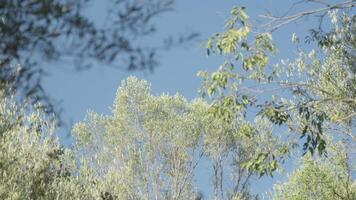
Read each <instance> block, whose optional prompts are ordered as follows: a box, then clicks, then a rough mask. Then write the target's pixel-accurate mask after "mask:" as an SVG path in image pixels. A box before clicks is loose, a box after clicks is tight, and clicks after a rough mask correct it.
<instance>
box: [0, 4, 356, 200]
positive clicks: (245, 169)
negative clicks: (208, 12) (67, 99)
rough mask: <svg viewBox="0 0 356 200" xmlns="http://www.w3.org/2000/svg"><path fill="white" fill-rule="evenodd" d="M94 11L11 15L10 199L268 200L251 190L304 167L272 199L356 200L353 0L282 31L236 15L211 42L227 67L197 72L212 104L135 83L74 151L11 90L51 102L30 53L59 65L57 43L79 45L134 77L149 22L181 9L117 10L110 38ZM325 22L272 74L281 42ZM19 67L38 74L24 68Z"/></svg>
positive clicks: (7, 7) (77, 138)
mask: <svg viewBox="0 0 356 200" xmlns="http://www.w3.org/2000/svg"><path fill="white" fill-rule="evenodd" d="M87 2H89V1H4V2H3V3H0V11H1V13H2V15H4V16H5V17H4V19H3V20H2V22H1V23H2V24H0V34H2V37H3V38H4V39H3V40H2V41H3V42H2V43H1V44H2V45H0V46H1V47H0V55H1V58H0V59H1V60H2V61H3V62H2V64H1V66H0V67H1V70H0V75H1V78H3V82H2V83H3V84H5V87H2V88H0V198H1V199H8V200H10V199H11V200H12V199H19V200H20V199H43V200H47V199H88V200H91V199H93V200H94V199H101V200H114V199H128V200H151V199H155V200H158V199H167V200H168V199H172V200H180V199H192V200H193V199H194V200H198V199H199V200H202V199H214V200H225V199H226V200H253V199H255V200H256V199H260V197H261V195H259V194H256V193H255V192H254V191H252V190H251V185H252V184H253V183H254V182H255V181H260V180H261V179H259V178H261V177H264V176H269V177H272V178H273V177H274V175H275V174H276V173H278V172H281V171H283V169H284V164H285V163H287V162H291V160H292V159H295V160H297V162H296V164H295V167H294V168H293V169H291V170H292V172H291V173H290V175H288V176H287V177H286V180H285V181H283V182H278V183H277V184H275V185H274V186H273V193H272V194H271V195H270V196H269V198H270V199H275V200H309V199H310V200H319V199H320V200H322V199H326V200H329V199H330V200H335V199H340V200H341V199H346V200H354V199H356V181H355V177H354V176H353V175H354V172H355V170H356V162H355V153H354V152H353V151H354V150H355V149H354V148H355V146H356V139H355V137H356V136H355V131H354V130H355V113H356V89H355V88H356V78H355V77H356V76H355V73H356V66H355V45H356V38H355V31H356V16H355V15H354V14H353V12H352V11H354V10H353V8H354V7H355V6H356V5H355V2H354V1H345V2H340V3H336V4H326V3H325V2H324V1H313V0H307V1H303V2H306V3H318V4H320V5H323V7H321V8H320V9H316V10H307V11H303V12H301V13H297V14H293V15H290V16H283V17H276V16H272V15H265V16H264V17H265V18H267V19H268V20H270V21H269V22H267V24H264V25H262V29H258V28H256V27H259V26H256V25H254V24H252V22H251V21H250V20H249V17H248V15H247V12H246V8H244V7H233V8H232V9H231V11H230V17H229V19H228V20H227V22H226V25H225V28H224V29H223V30H222V31H221V32H218V33H215V34H214V35H213V36H212V37H210V38H209V39H207V41H206V43H205V44H206V46H205V50H206V51H207V54H208V55H209V56H210V55H216V56H221V57H222V58H223V63H222V64H221V65H220V66H219V67H218V68H217V69H216V71H213V72H208V71H200V72H198V76H200V77H201V78H202V86H201V88H200V95H201V96H198V97H197V98H195V99H193V100H190V101H189V100H187V99H186V98H185V97H184V96H182V95H180V94H175V95H170V94H158V95H154V94H152V91H151V87H150V84H149V83H148V82H147V81H145V80H141V79H138V78H136V77H134V76H130V77H128V78H127V79H125V80H123V81H122V83H121V85H120V87H119V88H118V90H117V93H116V98H115V100H114V103H113V106H112V107H111V108H110V109H111V113H108V114H98V113H96V112H94V111H88V113H87V115H86V117H85V118H84V119H83V120H82V121H80V122H77V123H76V124H75V125H74V126H73V129H72V132H71V133H72V139H73V143H72V144H70V145H69V146H64V145H62V144H61V143H60V142H59V138H58V137H57V136H56V135H55V134H54V132H55V130H56V122H55V121H54V120H53V118H52V117H51V116H50V115H48V113H45V112H44V111H43V109H41V108H42V107H43V105H42V104H41V102H37V103H36V104H34V103H33V99H31V98H29V99H25V101H23V102H21V103H20V102H19V101H17V98H18V96H16V94H12V95H11V90H9V88H13V86H16V87H19V88H22V89H23V90H24V91H27V92H33V94H34V95H35V96H36V95H38V94H39V93H37V91H33V90H32V89H33V86H31V84H33V83H34V82H33V81H35V80H37V79H36V78H34V77H37V78H39V76H37V75H35V74H37V73H40V72H37V71H33V70H35V69H37V68H36V67H35V66H38V65H37V63H36V62H37V61H39V59H40V58H39V57H37V56H38V55H36V56H32V54H31V53H29V51H28V50H29V49H33V51H34V52H36V54H43V55H45V58H47V59H49V60H51V59H57V58H58V57H59V56H60V55H61V54H62V53H61V51H62V50H63V49H62V48H60V47H59V46H57V45H58V44H57V43H56V42H54V41H53V40H52V39H57V40H58V41H62V40H63V39H69V38H70V39H73V42H74V43H73V44H74V45H75V46H76V48H73V49H72V50H73V51H74V55H75V56H78V55H79V58H84V57H87V58H96V59H99V60H101V61H108V62H112V61H115V60H116V59H119V57H121V56H123V57H126V56H127V58H130V59H129V64H128V65H127V66H129V68H130V67H132V65H135V62H136V61H137V60H136V59H138V57H139V58H140V59H145V58H146V57H141V54H142V55H144V54H145V53H147V52H150V51H147V52H146V51H145V53H144V52H143V50H140V49H141V46H140V45H139V46H137V47H133V46H130V45H129V44H131V43H129V41H131V37H132V36H133V37H135V36H142V35H143V36H145V35H146V34H150V33H151V32H154V31H155V29H154V28H152V26H150V25H149V24H150V18H151V17H153V16H155V15H156V14H158V13H160V12H162V11H165V10H166V9H169V8H170V6H171V4H172V1H152V2H151V1H150V2H146V1H143V2H141V1H132V2H131V1H113V2H114V5H119V6H120V5H121V6H123V8H124V10H120V9H119V11H117V10H115V11H114V10H113V11H112V12H110V13H111V14H113V15H115V13H116V15H117V16H118V17H119V21H118V24H117V27H112V29H110V28H109V29H108V31H103V30H106V29H98V27H96V25H95V23H94V22H92V21H90V20H89V18H87V17H86V16H85V15H84V14H83V13H81V11H82V6H84V5H86V3H87ZM117 12H118V13H117ZM1 13H0V14H1ZM313 14H321V18H320V19H322V20H328V22H329V26H327V28H325V27H323V26H322V23H325V21H324V22H322V23H321V26H320V27H319V28H317V29H313V30H311V31H310V35H309V36H308V37H307V38H305V42H306V43H313V44H314V45H313V46H312V49H310V48H306V46H305V44H304V43H303V41H302V39H301V38H300V37H298V35H296V34H293V35H291V40H292V41H293V43H294V44H295V49H296V55H295V57H294V58H286V59H282V60H280V61H277V62H272V60H273V59H271V58H272V57H273V56H275V55H276V54H278V47H277V45H275V44H274V42H273V33H274V31H276V30H277V29H279V28H281V27H282V26H283V25H285V24H287V23H291V22H294V21H295V20H298V19H300V18H302V17H304V16H309V15H313ZM0 17H1V16H0ZM33 20H34V21H33ZM114 24H115V23H114ZM146 25H147V26H146ZM263 27H264V28H263ZM266 27H267V28H266ZM260 28H261V26H260ZM58 31H59V32H58ZM147 31H148V32H147ZM130 33H134V34H133V35H131V34H130ZM121 34H122V35H121ZM15 39H16V40H15ZM58 41H57V42H58ZM77 42H79V44H77ZM81 42H83V43H81ZM96 42H99V43H96ZM111 42H119V44H118V43H115V44H114V45H113V46H111V45H112V44H111ZM121 42H123V43H121ZM120 45H123V46H120ZM117 48H118V49H117ZM145 50H147V49H145ZM151 50H152V49H151ZM137 53H138V54H137ZM135 56H138V57H135ZM149 57H150V56H149ZM150 59H153V57H150ZM141 61H142V60H141ZM141 61H139V63H141ZM14 62H20V63H23V64H27V65H24V66H27V68H26V67H25V68H24V69H22V68H13V67H12V66H13V65H12V64H14ZM142 62H143V61H142ZM151 64H152V63H151ZM141 67H146V65H144V64H142V65H141ZM134 68H135V67H134ZM28 73H29V74H28ZM35 82H36V81H35ZM7 84H10V85H13V86H11V87H10V86H8V85H7ZM28 84H30V85H28ZM16 87H15V88H16ZM34 87H39V88H40V86H34ZM25 94H26V95H25V96H31V93H30V94H27V93H26V92H25ZM37 97H39V96H37ZM37 100H38V99H37ZM291 158H292V159H291ZM202 165H203V167H204V168H205V169H206V176H209V178H210V180H211V183H210V184H208V186H206V187H210V188H209V192H208V193H204V194H202V193H200V189H199V187H198V185H197V181H198V180H197V179H199V178H201V177H198V176H196V172H197V170H199V168H200V167H202Z"/></svg>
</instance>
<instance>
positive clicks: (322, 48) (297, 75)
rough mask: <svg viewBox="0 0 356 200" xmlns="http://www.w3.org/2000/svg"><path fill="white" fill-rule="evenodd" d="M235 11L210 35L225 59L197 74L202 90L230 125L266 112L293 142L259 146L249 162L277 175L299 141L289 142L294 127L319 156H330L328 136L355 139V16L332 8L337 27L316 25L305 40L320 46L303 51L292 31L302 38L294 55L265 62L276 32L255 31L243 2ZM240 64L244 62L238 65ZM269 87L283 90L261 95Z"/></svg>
mask: <svg viewBox="0 0 356 200" xmlns="http://www.w3.org/2000/svg"><path fill="white" fill-rule="evenodd" d="M230 14H231V18H230V19H229V20H228V21H227V24H226V26H225V28H226V29H225V31H223V32H222V33H217V34H215V35H214V36H213V37H212V38H210V39H209V40H208V41H207V46H206V47H207V50H208V54H210V53H216V54H220V55H223V56H224V57H225V58H226V59H225V62H224V64H223V65H222V66H220V67H219V69H218V70H217V71H215V72H213V73H211V74H208V73H207V72H199V74H198V76H200V77H202V78H203V85H202V94H203V95H205V96H207V98H208V99H209V101H211V112H212V114H213V116H214V117H216V118H219V119H223V120H225V121H227V122H228V123H229V125H230V126H231V128H232V129H233V128H236V124H237V123H238V121H249V119H250V116H251V115H252V116H256V117H259V116H263V117H265V118H268V119H269V120H270V121H271V122H272V123H273V124H275V125H277V126H276V128H278V129H282V130H283V129H288V130H285V131H283V132H286V133H288V134H277V133H275V134H273V135H274V136H277V135H279V136H281V137H282V138H289V139H288V141H289V143H285V144H284V145H281V147H280V148H276V146H274V147H271V148H270V149H274V150H267V151H264V152H261V153H260V154H258V155H257V157H255V158H254V159H252V160H250V161H248V162H247V163H246V164H245V165H244V166H245V167H246V168H248V169H249V170H252V171H255V172H258V173H259V174H260V175H264V174H270V175H272V172H273V171H275V170H276V169H277V165H278V161H283V160H284V158H285V155H288V153H289V152H290V150H291V149H292V148H293V147H294V146H295V144H294V143H293V142H291V141H292V140H291V138H293V137H294V138H296V139H297V138H298V137H295V136H298V134H295V133H299V138H301V139H303V138H305V142H304V144H303V148H302V150H303V152H304V153H306V152H310V153H311V154H313V153H314V152H316V151H317V152H318V153H319V155H325V154H326V151H325V148H326V141H325V135H336V134H337V135H338V136H337V137H338V138H344V139H351V140H352V139H354V135H353V134H354V133H353V132H352V129H353V127H354V117H355V98H356V96H355V93H354V92H355V88H356V82H355V65H354V61H355V55H354V51H353V49H354V47H355V44H354V42H355V40H354V34H355V33H354V32H355V16H354V15H348V14H347V13H343V14H341V15H338V14H337V12H336V11H331V12H329V17H330V19H331V22H332V23H331V24H332V28H331V29H330V30H329V31H328V32H327V33H325V32H323V31H321V30H319V31H315V30H314V31H312V33H314V34H312V35H311V36H310V37H309V38H307V39H308V40H309V41H312V40H315V41H316V43H317V44H318V46H317V47H318V49H317V50H312V51H310V52H304V51H303V50H302V49H301V46H300V45H299V43H298V42H299V38H297V36H295V35H294V36H293V40H294V41H295V42H297V43H298V55H297V58H296V59H295V61H292V62H290V61H285V60H282V61H281V64H279V63H278V64H276V65H267V64H268V56H270V55H271V53H274V52H275V47H274V45H273V43H272V37H271V34H270V33H256V34H255V35H251V34H252V33H249V32H250V28H249V27H250V25H249V22H248V20H247V19H248V17H247V15H246V13H245V11H244V8H233V9H232V11H231V13H230ZM316 32H317V34H316ZM239 65H240V66H242V67H241V68H237V67H235V66H239ZM256 88H258V89H256ZM271 88H273V89H271ZM269 90H270V91H283V92H281V93H280V94H279V95H276V96H275V95H272V98H271V99H267V100H266V97H263V98H261V97H260V94H261V93H262V94H267V95H268V93H269ZM286 91H289V92H286ZM283 94H285V96H283ZM287 99H288V100H287ZM261 101H264V103H261ZM248 111H249V112H248ZM239 115H242V116H244V117H243V118H239V117H237V116H239ZM335 130H336V131H335ZM345 130H347V131H345ZM338 132H340V133H342V134H338ZM283 141H285V140H283Z"/></svg>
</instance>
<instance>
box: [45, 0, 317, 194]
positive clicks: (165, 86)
mask: <svg viewBox="0 0 356 200" xmlns="http://www.w3.org/2000/svg"><path fill="white" fill-rule="evenodd" d="M105 2H106V1H101V0H98V1H96V2H94V3H93V4H92V5H91V6H90V7H88V8H87V13H88V15H89V16H90V17H93V19H94V20H95V21H96V22H97V23H102V22H103V19H104V14H105V9H106V7H107V5H108V4H107V3H105ZM293 2H296V1H290V0H264V1H261V0H235V1H232V0H231V1H229V0H226V1H221V0H177V1H176V4H175V6H174V10H173V11H172V12H167V13H165V14H163V15H161V17H160V18H159V19H156V21H155V22H156V24H157V26H158V27H159V35H162V36H163V35H177V34H182V33H185V32H192V31H193V32H198V33H200V39H199V40H196V41H194V42H190V43H188V44H185V45H183V46H179V47H176V48H174V49H172V50H170V51H167V52H164V53H161V54H160V55H159V61H160V66H159V67H158V68H156V69H155V70H154V72H153V73H152V74H150V73H142V72H126V71H124V70H117V69H113V68H110V67H107V66H105V65H104V64H102V63H96V64H94V66H93V68H92V69H90V70H88V71H83V72H78V73H73V72H74V70H73V63H71V62H56V63H46V64H45V65H48V67H47V68H49V69H50V70H49V76H48V77H46V79H45V80H44V86H45V89H46V91H47V92H48V93H49V95H50V96H51V97H52V98H53V99H55V100H60V101H61V102H62V103H61V107H62V108H63V110H64V112H63V118H64V121H65V122H67V124H70V123H71V122H77V121H80V120H82V119H83V118H84V116H85V114H86V111H87V110H88V109H91V110H94V111H96V112H98V113H103V114H109V113H110V106H111V105H112V104H113V101H114V97H115V93H116V90H117V88H118V86H119V85H120V82H121V80H123V79H125V78H126V77H127V76H129V75H136V76H138V77H140V78H144V79H146V80H148V81H149V82H150V83H151V84H152V90H153V93H155V94H159V93H162V92H165V93H170V94H174V93H176V92H179V93H181V94H183V95H184V96H185V97H186V98H187V99H193V98H195V97H197V90H198V88H199V85H200V79H199V78H198V77H196V73H197V72H198V71H199V70H210V71H211V70H214V69H217V67H218V66H219V64H221V61H222V58H221V57H218V56H211V57H207V56H206V51H205V50H204V49H203V48H201V47H200V44H201V43H202V42H203V41H204V39H207V38H208V37H209V36H210V35H212V34H214V33H216V32H219V31H221V30H222V28H223V26H224V22H225V20H226V18H227V16H228V14H229V10H230V9H231V8H232V7H233V6H235V5H236V6H245V7H246V8H247V12H248V14H249V15H250V17H251V20H252V21H255V20H258V19H259V18H258V14H263V13H266V12H271V13H273V14H277V15H278V14H283V13H284V12H285V11H287V10H288V8H289V7H290V6H291V4H292V3H293ZM304 8H305V7H304ZM297 9H303V7H299V8H297ZM310 19H311V20H307V21H306V20H304V21H303V20H302V21H299V22H297V23H293V24H290V25H287V26H285V27H283V28H282V29H281V30H278V31H277V32H275V33H274V34H273V38H274V41H275V42H276V44H277V47H278V49H279V52H278V54H277V56H276V58H274V60H278V59H281V58H293V57H294V53H295V48H293V46H292V43H291V39H290V38H291V34H292V33H293V32H296V33H297V34H299V35H302V36H303V35H305V34H306V33H307V32H306V31H307V30H308V28H310V27H312V26H313V25H315V22H316V20H315V19H313V18H310ZM156 41H158V40H157V38H156V39H152V41H145V42H149V43H154V42H156ZM64 133H65V130H62V131H61V136H60V137H61V138H62V139H63V141H68V139H65V138H66V137H65V136H64V135H65V134H64ZM201 170H202V171H201V172H200V173H198V174H197V178H198V179H200V182H199V183H198V187H199V189H200V190H202V191H203V192H205V193H206V192H208V190H207V189H206V186H207V184H210V183H209V182H210V179H209V177H208V176H205V175H204V166H201ZM278 179H279V178H277V179H276V180H278ZM253 189H254V191H255V192H257V193H260V192H266V191H268V189H271V179H270V178H264V179H262V180H260V181H256V182H255V183H254V184H253Z"/></svg>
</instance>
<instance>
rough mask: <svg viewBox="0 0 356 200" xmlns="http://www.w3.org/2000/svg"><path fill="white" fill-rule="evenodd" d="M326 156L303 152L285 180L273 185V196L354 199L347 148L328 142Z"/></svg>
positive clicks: (355, 184)
mask: <svg viewBox="0 0 356 200" xmlns="http://www.w3.org/2000/svg"><path fill="white" fill-rule="evenodd" d="M327 149H328V150H329V152H330V153H329V154H330V156H329V157H328V158H318V159H312V158H311V156H310V155H305V156H304V157H303V158H302V160H301V164H300V166H298V167H297V169H296V170H294V171H293V172H292V174H291V175H290V176H289V177H288V180H287V181H286V182H284V183H279V184H276V185H275V186H274V190H275V196H274V199H276V200H279V199H281V200H299V199H303V200H304V199H305V200H309V199H313V200H319V199H320V200H324V199H325V200H329V199H330V200H337V199H345V200H352V199H356V182H355V181H352V179H351V177H352V172H354V170H355V168H354V167H355V166H352V165H350V162H349V159H350V157H349V153H348V149H347V148H345V145H344V144H342V143H338V144H336V145H328V148H327Z"/></svg>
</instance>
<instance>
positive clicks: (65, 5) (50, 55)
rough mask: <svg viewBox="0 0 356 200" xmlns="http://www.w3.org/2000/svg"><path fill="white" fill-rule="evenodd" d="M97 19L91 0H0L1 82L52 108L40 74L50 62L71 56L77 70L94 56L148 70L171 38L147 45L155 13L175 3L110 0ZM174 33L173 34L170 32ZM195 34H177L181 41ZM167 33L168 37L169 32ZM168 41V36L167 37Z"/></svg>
mask: <svg viewBox="0 0 356 200" xmlns="http://www.w3.org/2000/svg"><path fill="white" fill-rule="evenodd" d="M99 2H100V3H104V4H105V5H107V10H105V11H103V13H104V15H106V16H105V23H104V24H99V23H97V22H96V21H95V20H96V19H95V18H96V17H95V16H93V15H92V13H89V14H88V13H87V10H86V9H87V7H90V6H91V5H92V3H97V1H94V0H3V1H1V2H0V38H1V42H0V60H1V62H0V87H1V88H6V89H7V90H6V91H8V90H11V91H12V92H13V91H15V92H17V94H20V96H22V97H29V98H30V99H31V100H33V102H38V101H42V107H44V108H45V110H48V111H49V112H52V111H54V108H55V107H53V102H52V101H51V100H50V97H48V96H47V95H46V91H44V89H43V85H42V78H43V76H44V75H46V74H47V72H49V71H50V70H49V67H47V65H48V64H51V63H53V62H51V61H58V60H61V61H68V60H69V61H72V60H73V61H74V65H75V67H74V69H76V70H81V69H86V68H88V67H90V66H91V64H92V63H93V62H95V61H99V62H103V63H105V65H108V66H113V67H115V68H121V69H127V70H148V71H152V70H153V69H154V68H155V67H156V66H157V65H158V59H157V53H159V52H160V51H161V50H162V48H163V49H164V48H169V46H172V45H173V44H172V41H173V40H169V41H171V42H168V43H167V42H166V43H165V42H164V39H162V44H151V43H149V42H143V41H145V40H147V39H149V38H152V37H153V36H154V35H155V33H156V32H157V30H158V28H157V26H156V24H155V22H154V20H155V19H157V17H158V16H160V15H161V14H162V13H164V12H167V11H169V10H171V9H172V8H173V4H174V1H172V0H153V1H148V0H144V1H140V0H132V1H131V0H109V1H99ZM174 37H175V36H174ZM192 37H194V34H192V35H189V34H188V36H181V37H180V38H179V40H178V41H175V39H174V41H173V43H179V42H183V41H186V40H189V39H191V38H192ZM167 38H168V36H167ZM167 41H168V40H167Z"/></svg>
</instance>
